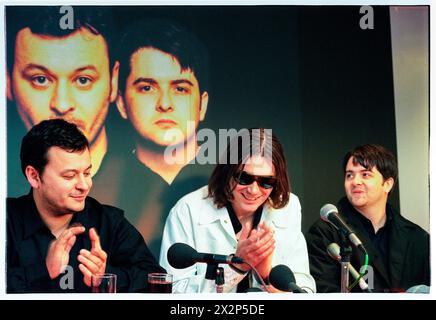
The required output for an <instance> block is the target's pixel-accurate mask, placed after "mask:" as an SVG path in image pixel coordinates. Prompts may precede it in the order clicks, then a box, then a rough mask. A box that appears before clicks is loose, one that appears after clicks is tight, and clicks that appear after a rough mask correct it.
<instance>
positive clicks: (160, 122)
mask: <svg viewBox="0 0 436 320" xmlns="http://www.w3.org/2000/svg"><path fill="white" fill-rule="evenodd" d="M154 124H157V125H176V124H177V123H176V122H175V121H174V120H171V119H159V120H157V121H155V123H154Z"/></svg>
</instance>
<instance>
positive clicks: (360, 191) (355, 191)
mask: <svg viewBox="0 0 436 320" xmlns="http://www.w3.org/2000/svg"><path fill="white" fill-rule="evenodd" d="M364 192H365V191H363V190H353V191H351V193H354V194H361V193H364Z"/></svg>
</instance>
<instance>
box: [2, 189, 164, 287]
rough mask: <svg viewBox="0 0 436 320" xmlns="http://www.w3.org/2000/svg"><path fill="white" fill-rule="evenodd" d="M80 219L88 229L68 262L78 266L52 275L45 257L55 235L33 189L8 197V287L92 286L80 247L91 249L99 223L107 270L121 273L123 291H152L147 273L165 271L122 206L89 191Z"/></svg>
mask: <svg viewBox="0 0 436 320" xmlns="http://www.w3.org/2000/svg"><path fill="white" fill-rule="evenodd" d="M74 223H80V224H82V225H83V226H84V227H85V229H86V230H85V233H83V234H80V235H77V239H76V242H75V244H74V246H73V247H72V249H71V251H70V255H69V262H68V265H69V266H70V267H71V268H72V269H71V270H72V271H74V272H73V273H72V274H71V275H69V276H70V278H68V275H67V272H66V273H65V274H62V273H61V274H60V275H59V277H57V278H56V279H50V277H49V275H48V271H47V268H46V265H45V257H46V255H47V251H48V246H49V244H50V242H51V241H53V240H55V237H54V236H53V234H52V233H51V232H50V230H49V229H48V228H47V226H46V225H45V224H44V222H43V221H42V219H41V217H40V215H39V213H38V211H37V208H36V205H35V202H34V200H33V196H32V194H31V193H30V194H28V195H26V196H22V197H19V198H8V199H7V261H6V263H7V292H8V293H20V292H21V293H24V292H67V293H68V292H91V290H90V288H89V287H87V286H86V285H85V284H84V282H83V274H82V272H81V271H80V270H79V268H78V265H79V262H78V260H77V256H78V254H79V251H80V249H82V248H84V249H88V250H90V249H91V240H90V238H89V229H90V228H92V227H95V228H96V231H97V233H98V235H99V237H100V242H101V246H102V249H103V250H104V251H105V252H106V253H107V262H106V272H107V273H115V274H117V291H118V292H142V291H146V285H147V274H148V273H150V272H165V270H164V269H163V268H161V267H160V266H159V265H158V263H157V262H156V260H155V258H154V257H153V255H152V254H151V253H150V251H149V250H148V248H147V246H146V244H145V242H144V239H143V238H142V236H141V234H140V233H139V232H138V231H137V230H136V229H135V228H134V227H133V226H132V225H131V224H130V223H129V222H128V221H127V220H126V219H125V218H124V216H123V211H122V210H120V209H118V208H115V207H111V206H107V205H102V204H100V203H99V202H98V201H97V200H95V199H93V198H91V197H87V198H86V200H85V208H84V210H83V211H81V212H78V213H75V214H74V216H73V218H72V220H71V222H70V225H72V224H74ZM67 271H68V269H67ZM62 283H63V284H64V285H63V286H62V285H61V284H62ZM67 284H69V285H67Z"/></svg>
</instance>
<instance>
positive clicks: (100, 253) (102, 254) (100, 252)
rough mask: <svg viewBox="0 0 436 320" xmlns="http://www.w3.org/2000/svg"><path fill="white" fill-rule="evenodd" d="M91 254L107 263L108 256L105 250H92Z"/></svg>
mask: <svg viewBox="0 0 436 320" xmlns="http://www.w3.org/2000/svg"><path fill="white" fill-rule="evenodd" d="M91 253H92V254H93V255H95V256H97V257H99V258H100V259H101V260H103V261H106V259H107V254H106V252H105V251H104V250H103V249H91Z"/></svg>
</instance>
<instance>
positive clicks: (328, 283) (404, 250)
mask: <svg viewBox="0 0 436 320" xmlns="http://www.w3.org/2000/svg"><path fill="white" fill-rule="evenodd" d="M338 209H339V212H340V215H341V216H342V218H343V220H345V222H346V223H347V224H348V225H349V226H350V227H351V228H352V229H353V230H354V231H355V233H356V235H357V236H358V237H359V238H360V240H361V241H362V243H363V244H364V246H365V248H366V250H367V252H368V255H369V265H370V266H371V267H372V270H373V271H374V273H373V274H374V278H373V279H374V282H373V288H372V289H373V291H374V292H402V291H405V290H407V289H408V288H410V287H412V286H414V285H419V284H425V285H430V249H429V244H430V243H429V242H430V237H429V234H428V233H427V232H426V231H424V230H423V229H422V228H421V227H419V226H418V225H416V224H414V223H413V222H411V221H409V220H407V219H405V218H404V217H402V216H401V215H400V214H399V213H398V212H397V211H395V210H394V209H393V208H392V207H391V206H390V205H389V204H388V205H387V206H386V210H387V214H388V216H390V217H392V219H390V221H389V223H390V226H389V228H390V229H389V237H388V252H389V256H388V258H387V268H386V267H385V264H384V263H383V259H382V257H381V256H380V251H379V250H378V249H377V248H376V247H375V246H374V245H373V243H372V242H371V240H370V239H369V236H368V234H367V232H366V231H365V229H364V226H363V224H362V222H361V220H360V219H359V217H358V216H357V215H359V214H360V213H359V212H358V211H356V210H355V209H354V208H353V207H352V205H351V204H350V203H349V201H348V200H347V199H346V198H343V199H341V200H340V201H339V203H338ZM341 239H343V238H342V237H340V235H339V233H338V231H337V230H336V229H335V228H334V227H333V226H332V225H331V224H329V223H326V222H324V221H322V220H319V221H317V222H315V223H314V224H313V225H312V226H311V228H310V229H309V232H308V233H307V235H306V240H307V245H308V251H309V263H310V273H311V274H312V276H313V277H314V278H315V281H316V285H317V292H340V283H341V272H340V264H339V263H338V262H337V261H335V260H333V259H332V258H331V257H330V256H329V255H328V254H327V251H326V249H327V246H328V245H329V244H330V243H332V242H335V243H337V244H339V245H340V246H341V247H343V246H344V244H343V243H342V241H341ZM363 263H364V255H363V254H362V252H361V250H358V249H356V248H354V247H353V250H352V254H351V264H352V265H353V266H354V268H355V269H356V270H357V271H359V269H360V267H361V266H362V265H363ZM353 282H354V279H353V278H352V277H351V276H350V284H351V283H353ZM369 284H370V282H369ZM352 291H353V292H361V289H360V287H359V286H358V285H356V286H355V287H354V288H353V290H352Z"/></svg>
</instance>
